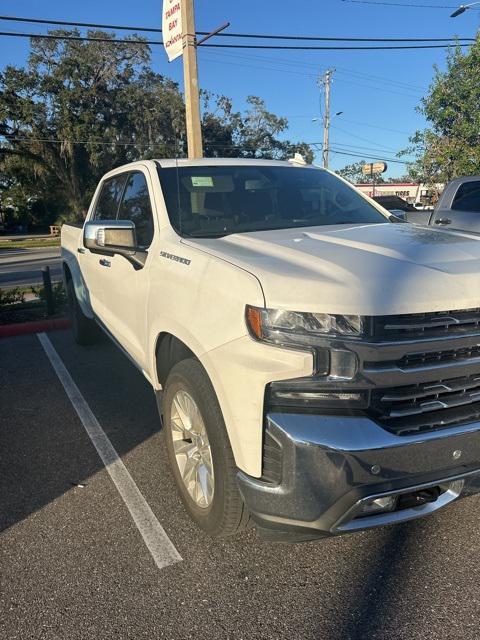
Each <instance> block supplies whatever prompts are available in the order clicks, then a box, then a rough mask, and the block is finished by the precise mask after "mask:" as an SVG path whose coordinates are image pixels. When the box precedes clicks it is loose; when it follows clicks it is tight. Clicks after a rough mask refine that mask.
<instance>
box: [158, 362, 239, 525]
mask: <svg viewBox="0 0 480 640" xmlns="http://www.w3.org/2000/svg"><path fill="white" fill-rule="evenodd" d="M163 423H164V429H165V440H166V445H167V452H168V457H169V462H170V466H171V469H172V472H173V476H174V478H175V483H176V485H177V489H178V492H179V494H180V497H181V499H182V501H183V504H184V505H185V508H186V510H187V512H188V513H189V515H190V517H191V518H192V519H193V520H194V521H195V522H196V523H197V524H198V525H199V526H200V527H201V528H202V529H203V530H204V531H206V532H207V533H209V534H210V535H212V536H227V535H231V534H234V533H237V532H238V531H240V530H242V529H244V528H245V527H246V526H247V524H248V522H249V515H248V512H247V510H246V507H245V505H244V503H243V500H242V497H241V495H240V492H239V490H238V487H237V482H236V477H235V476H236V467H235V461H234V458H233V453H232V450H231V447H230V443H229V440H228V436H227V432H226V429H225V424H224V421H223V416H222V413H221V410H220V406H219V404H218V401H217V398H216V395H215V391H214V389H213V387H212V384H211V382H210V380H209V379H208V376H207V374H206V372H205V370H204V369H203V367H202V365H201V364H200V363H199V362H198V360H196V359H194V358H191V359H188V360H183V361H182V362H180V363H178V364H177V365H175V366H174V367H173V369H172V370H171V372H170V374H169V376H168V378H167V382H166V384H165V392H164V396H163Z"/></svg>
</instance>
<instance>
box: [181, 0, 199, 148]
mask: <svg viewBox="0 0 480 640" xmlns="http://www.w3.org/2000/svg"><path fill="white" fill-rule="evenodd" d="M181 3H182V5H181V6H182V40H183V74H184V78H185V113H186V121H187V141H188V157H189V158H203V145H202V125H201V120H200V92H199V87H198V66H197V42H196V36H195V15H194V9H193V0H181Z"/></svg>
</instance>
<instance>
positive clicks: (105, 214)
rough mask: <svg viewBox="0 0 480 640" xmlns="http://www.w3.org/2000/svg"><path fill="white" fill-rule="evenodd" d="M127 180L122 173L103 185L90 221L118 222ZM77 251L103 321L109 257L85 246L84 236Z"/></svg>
mask: <svg viewBox="0 0 480 640" xmlns="http://www.w3.org/2000/svg"><path fill="white" fill-rule="evenodd" d="M126 179H127V173H122V174H119V175H116V176H114V177H113V178H108V179H107V180H105V181H104V182H103V183H102V185H101V187H100V191H99V193H98V196H97V199H96V202H95V205H94V210H93V213H92V215H91V216H90V220H116V218H117V212H118V207H119V206H120V199H121V197H122V193H123V189H124V186H125V181H126ZM77 251H78V262H79V264H80V270H81V273H82V277H83V280H84V281H85V284H86V289H87V291H88V294H89V297H90V304H91V306H92V309H93V311H94V313H95V315H96V316H97V317H98V318H99V319H103V316H104V308H103V296H102V271H103V270H104V269H105V267H104V266H103V264H104V261H105V260H106V259H107V256H104V255H102V254H100V253H97V252H93V251H90V249H87V248H86V247H85V246H84V244H83V234H81V236H80V239H79V245H78V249H77Z"/></svg>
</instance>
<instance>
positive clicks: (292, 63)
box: [203, 51, 427, 98]
mask: <svg viewBox="0 0 480 640" xmlns="http://www.w3.org/2000/svg"><path fill="white" fill-rule="evenodd" d="M209 54H212V55H219V56H220V58H219V59H214V58H207V60H210V61H212V62H213V61H215V62H218V63H222V64H234V63H231V62H229V61H228V60H225V58H226V57H230V58H233V59H234V60H246V61H247V62H250V61H254V62H255V61H257V60H258V61H260V62H262V63H266V64H269V63H272V64H274V65H275V67H272V66H270V67H266V66H264V67H260V66H259V65H258V63H257V62H255V64H245V63H243V64H241V63H236V64H237V66H244V67H250V68H251V67H255V68H264V69H271V70H273V71H280V72H283V71H285V73H287V72H288V73H294V74H296V75H303V76H308V77H310V78H312V77H314V78H316V77H317V75H318V70H319V65H318V64H314V63H309V62H305V61H304V60H300V59H299V58H293V59H292V58H290V59H288V60H287V59H286V58H278V57H275V58H273V57H265V56H262V55H255V54H250V55H249V54H245V53H241V52H239V53H237V52H233V51H230V52H227V51H222V52H221V53H220V52H216V51H212V52H209ZM203 55H204V54H203ZM282 66H287V67H295V69H294V70H290V69H283V68H281V67H282ZM299 66H301V67H309V68H311V69H312V73H308V72H306V71H299V70H298V67H299ZM278 67H280V68H278ZM335 68H336V70H337V71H338V73H340V74H341V75H346V76H353V77H357V78H359V79H360V80H362V81H363V82H364V81H365V80H367V82H374V83H377V84H378V83H379V82H381V84H382V87H381V90H383V91H388V90H389V89H386V88H385V87H384V86H383V85H385V84H387V85H391V86H392V87H398V88H399V89H403V90H410V89H413V90H414V91H421V92H424V91H427V88H426V87H420V86H418V85H412V84H408V83H406V82H400V81H398V80H392V79H391V78H385V77H383V76H377V75H372V74H366V73H363V72H360V71H354V70H352V69H347V68H345V67H338V66H337V65H336V66H335ZM313 70H315V73H313ZM338 81H340V82H346V81H347V79H346V78H344V79H340V80H337V82H338ZM349 82H350V83H351V80H349ZM362 86H366V85H365V84H362ZM379 89H380V88H379ZM398 93H399V92H398ZM401 95H407V94H401ZM415 97H416V98H418V97H419V96H415Z"/></svg>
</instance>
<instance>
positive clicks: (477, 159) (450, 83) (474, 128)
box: [402, 36, 480, 186]
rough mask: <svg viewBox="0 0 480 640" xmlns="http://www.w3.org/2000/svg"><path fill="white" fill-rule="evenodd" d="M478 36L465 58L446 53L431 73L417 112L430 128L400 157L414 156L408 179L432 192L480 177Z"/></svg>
mask: <svg viewBox="0 0 480 640" xmlns="http://www.w3.org/2000/svg"><path fill="white" fill-rule="evenodd" d="M479 77H480V36H479V37H477V41H476V42H475V44H473V45H472V46H471V47H470V49H469V50H468V51H467V52H466V53H465V54H464V53H463V51H462V48H461V47H460V46H457V47H455V48H454V49H451V50H450V51H449V53H448V56H447V68H446V70H445V71H444V72H442V71H440V70H439V69H438V67H435V76H434V79H433V82H432V84H431V86H430V88H429V93H428V95H427V96H426V97H425V98H423V100H422V102H421V105H420V106H419V108H418V111H419V112H420V113H422V114H423V115H424V116H425V117H426V119H427V121H428V122H429V126H428V127H427V128H426V129H425V130H424V131H417V132H416V133H415V135H414V136H413V137H412V138H410V142H411V145H410V147H409V148H407V149H405V150H404V151H403V152H402V155H407V154H408V155H411V154H414V155H415V156H416V161H415V162H414V163H412V165H410V166H409V173H410V174H411V176H412V177H413V178H414V179H416V180H418V181H421V182H425V183H427V184H429V185H431V186H434V185H435V183H439V182H440V183H442V182H448V181H449V180H452V179H453V178H456V177H458V176H461V175H472V174H477V173H480V110H479V108H478V105H479V104H480V83H479V80H478V79H479Z"/></svg>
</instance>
